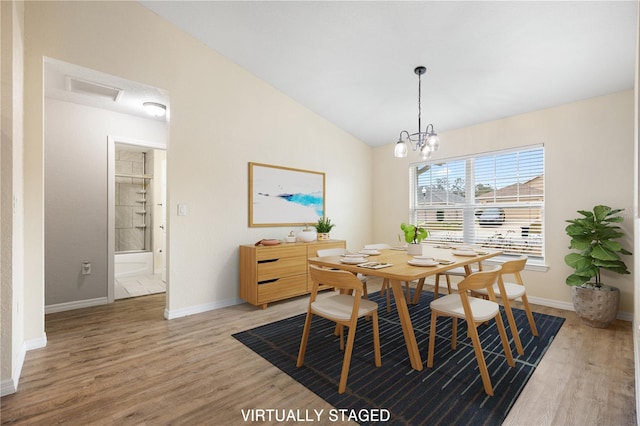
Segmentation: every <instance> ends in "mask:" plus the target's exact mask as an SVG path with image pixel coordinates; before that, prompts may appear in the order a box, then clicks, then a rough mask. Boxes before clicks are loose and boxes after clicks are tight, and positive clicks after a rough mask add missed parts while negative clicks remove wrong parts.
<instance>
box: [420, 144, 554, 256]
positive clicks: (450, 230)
mask: <svg viewBox="0 0 640 426" xmlns="http://www.w3.org/2000/svg"><path fill="white" fill-rule="evenodd" d="M410 182H411V184H410V190H411V197H410V200H411V201H410V212H411V221H412V222H413V223H423V224H426V226H427V229H428V230H429V232H430V236H429V241H433V242H437V241H439V242H446V243H462V242H464V243H467V244H478V245H481V246H484V247H493V248H498V249H500V250H502V251H503V252H504V253H505V254H526V255H528V256H530V257H533V258H540V259H544V223H543V219H544V147H543V146H541V145H539V146H534V147H526V148H520V149H518V150H510V151H500V152H493V153H486V154H481V155H476V156H473V157H464V158H453V159H447V160H441V161H431V162H427V163H421V164H414V165H412V166H411V167H410Z"/></svg>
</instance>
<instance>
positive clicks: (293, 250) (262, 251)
mask: <svg viewBox="0 0 640 426" xmlns="http://www.w3.org/2000/svg"><path fill="white" fill-rule="evenodd" d="M306 255H307V248H306V247H304V246H294V245H292V246H287V245H281V246H268V247H260V248H259V249H258V250H257V254H256V259H257V260H258V261H260V260H270V259H281V258H283V257H298V256H303V257H305V256H306Z"/></svg>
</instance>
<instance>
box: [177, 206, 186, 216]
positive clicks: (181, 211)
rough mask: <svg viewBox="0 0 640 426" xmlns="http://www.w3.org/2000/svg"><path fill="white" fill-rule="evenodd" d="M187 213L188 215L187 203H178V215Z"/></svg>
mask: <svg viewBox="0 0 640 426" xmlns="http://www.w3.org/2000/svg"><path fill="white" fill-rule="evenodd" d="M186 215H187V205H186V204H178V216H186Z"/></svg>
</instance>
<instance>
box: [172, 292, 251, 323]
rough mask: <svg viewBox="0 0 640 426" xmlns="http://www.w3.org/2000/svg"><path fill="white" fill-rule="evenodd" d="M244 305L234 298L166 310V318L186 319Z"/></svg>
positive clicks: (240, 300)
mask: <svg viewBox="0 0 640 426" xmlns="http://www.w3.org/2000/svg"><path fill="white" fill-rule="evenodd" d="M241 303H244V300H242V299H240V298H238V297H234V298H232V299H226V300H219V301H217V302H213V303H205V304H204V305H196V306H190V307H188V308H183V309H174V310H168V309H165V310H164V317H165V318H166V319H168V320H172V319H175V318H181V317H186V316H189V315H195V314H201V313H203V312H208V311H213V310H215V309H220V308H226V307H227V306H233V305H239V304H241Z"/></svg>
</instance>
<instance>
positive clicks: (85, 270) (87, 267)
mask: <svg viewBox="0 0 640 426" xmlns="http://www.w3.org/2000/svg"><path fill="white" fill-rule="evenodd" d="M82 275H91V262H82Z"/></svg>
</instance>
